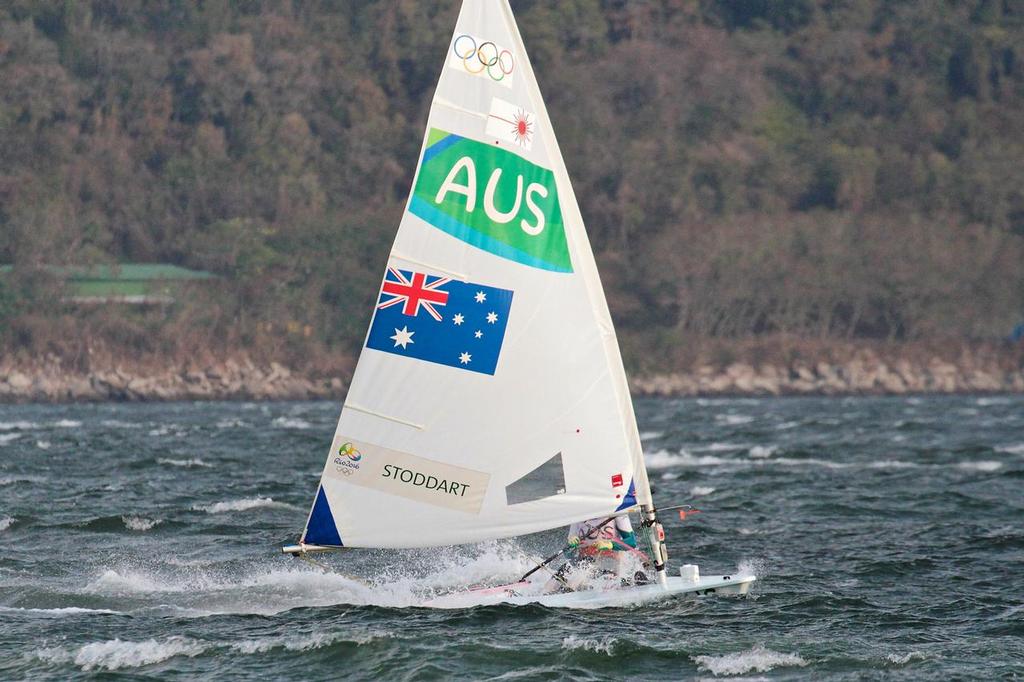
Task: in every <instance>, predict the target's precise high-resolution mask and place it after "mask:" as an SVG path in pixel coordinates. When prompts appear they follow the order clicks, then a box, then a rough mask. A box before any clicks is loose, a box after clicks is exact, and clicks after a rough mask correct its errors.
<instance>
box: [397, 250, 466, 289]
mask: <svg viewBox="0 0 1024 682" xmlns="http://www.w3.org/2000/svg"><path fill="white" fill-rule="evenodd" d="M391 258H392V260H400V261H405V262H406V263H412V264H413V265H419V266H420V267H424V268H430V269H431V270H437V271H438V272H443V273H444V274H446V275H450V276H451V277H452V278H453V279H457V280H459V281H460V282H465V281H467V280H468V278H467V277H466V275H464V274H462V273H461V272H455V271H454V270H449V269H448V268H442V267H441V266H440V265H434V264H433V263H426V262H424V261H421V260H416V259H415V258H410V257H408V256H403V255H402V254H400V253H398V252H397V251H392V252H391Z"/></svg>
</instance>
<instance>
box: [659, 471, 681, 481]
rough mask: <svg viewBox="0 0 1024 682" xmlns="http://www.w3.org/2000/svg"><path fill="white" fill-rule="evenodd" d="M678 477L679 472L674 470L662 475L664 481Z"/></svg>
mask: <svg viewBox="0 0 1024 682" xmlns="http://www.w3.org/2000/svg"><path fill="white" fill-rule="evenodd" d="M677 478H679V474H677V473H676V472H674V471H666V472H665V473H663V474H662V475H661V480H663V481H674V480H675V479H677Z"/></svg>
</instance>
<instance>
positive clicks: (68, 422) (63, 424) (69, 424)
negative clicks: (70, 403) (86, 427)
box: [53, 419, 82, 429]
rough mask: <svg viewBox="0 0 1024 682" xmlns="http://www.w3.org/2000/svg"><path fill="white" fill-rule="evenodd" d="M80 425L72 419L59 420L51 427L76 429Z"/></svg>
mask: <svg viewBox="0 0 1024 682" xmlns="http://www.w3.org/2000/svg"><path fill="white" fill-rule="evenodd" d="M81 425H82V422H80V421H76V420H74V419H61V420H59V421H55V422H53V427H54V428H56V429H77V428H78V427H79V426H81Z"/></svg>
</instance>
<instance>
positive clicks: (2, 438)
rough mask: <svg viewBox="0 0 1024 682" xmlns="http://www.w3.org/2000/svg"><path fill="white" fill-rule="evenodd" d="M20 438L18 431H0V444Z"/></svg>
mask: <svg viewBox="0 0 1024 682" xmlns="http://www.w3.org/2000/svg"><path fill="white" fill-rule="evenodd" d="M19 438H21V434H20V433H0V445H7V444H8V443H11V442H13V441H16V440H18V439H19Z"/></svg>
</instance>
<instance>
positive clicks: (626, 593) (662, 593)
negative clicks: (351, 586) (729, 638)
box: [423, 575, 756, 609]
mask: <svg viewBox="0 0 1024 682" xmlns="http://www.w3.org/2000/svg"><path fill="white" fill-rule="evenodd" d="M755 580H756V578H755V577H754V576H752V575H738V576H730V575H716V576H705V577H702V578H700V579H699V580H698V581H697V582H692V581H689V580H684V579H683V578H674V577H670V578H668V583H667V584H666V585H665V586H664V587H663V586H661V585H658V584H651V585H643V586H641V587H612V588H609V589H590V590H581V591H578V592H563V593H558V594H529V593H528V592H529V591H530V589H531V588H532V587H534V586H533V584H531V583H518V584H515V585H506V586H503V587H495V588H487V589H481V590H469V591H466V592H457V593H454V594H448V595H445V596H443V597H438V598H436V599H431V600H430V601H428V602H425V603H424V604H423V606H426V607H430V608H441V609H452V608H467V607H471V606H483V605H491V604H519V605H522V604H541V605H543V606H550V607H553V608H576V609H598V608H606V607H621V606H638V605H641V604H650V603H652V602H658V601H662V600H665V599H680V598H692V597H702V596H705V595H743V594H746V593H747V592H748V591H749V590H750V586H751V585H752V584H753V582H754V581H755ZM534 589H536V588H534Z"/></svg>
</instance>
